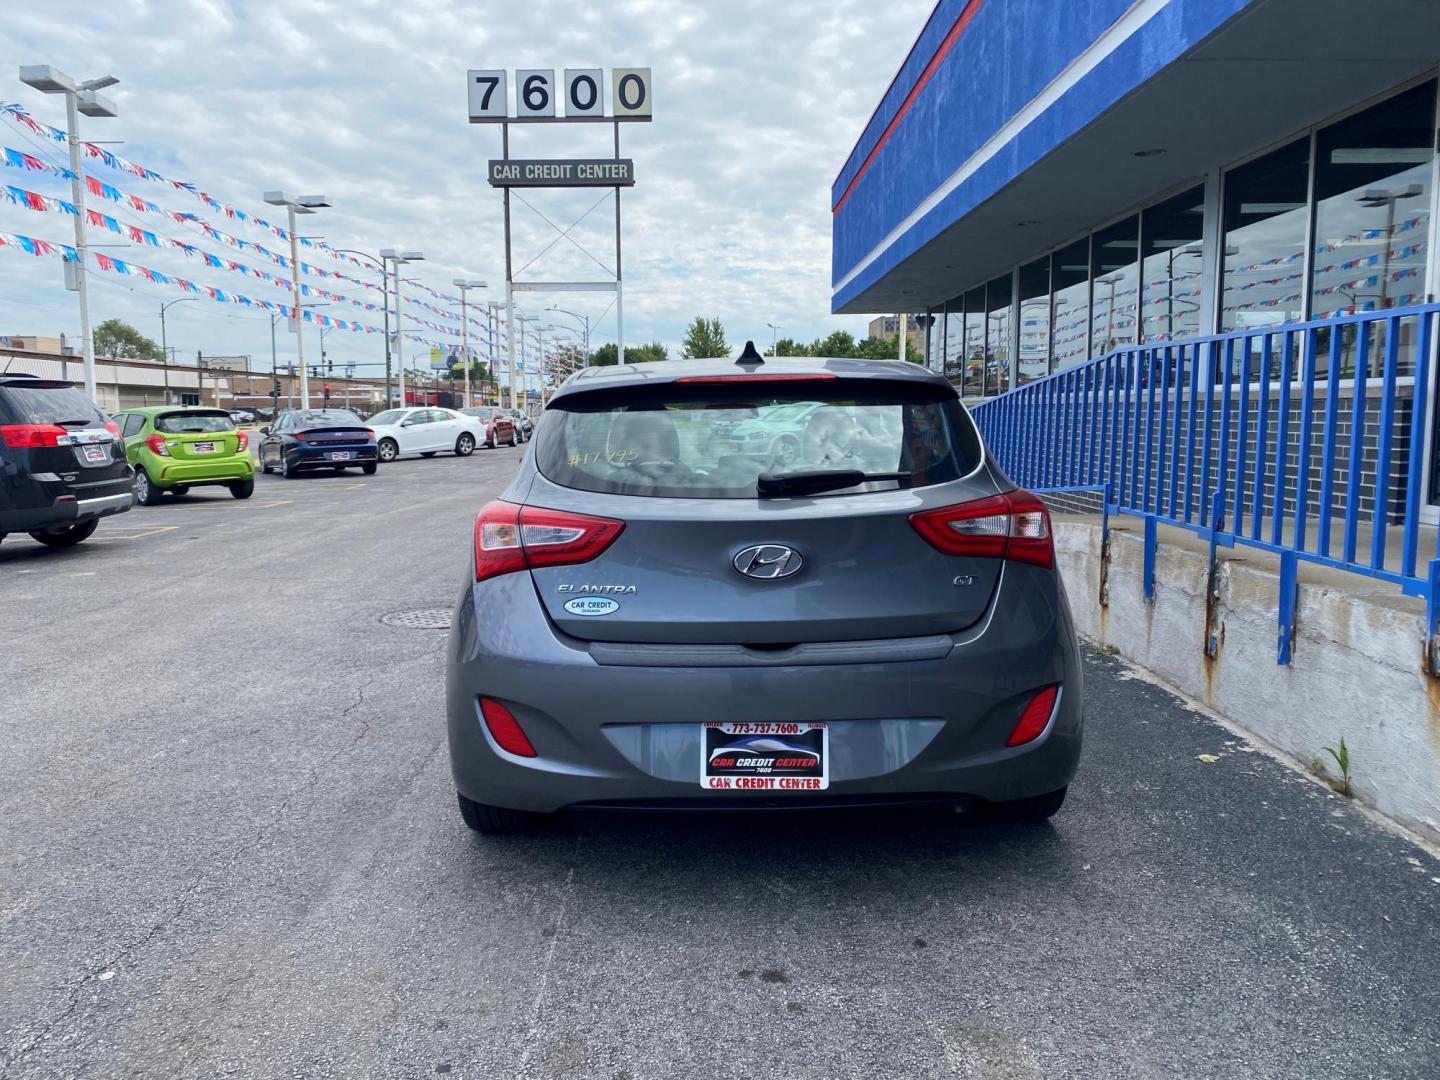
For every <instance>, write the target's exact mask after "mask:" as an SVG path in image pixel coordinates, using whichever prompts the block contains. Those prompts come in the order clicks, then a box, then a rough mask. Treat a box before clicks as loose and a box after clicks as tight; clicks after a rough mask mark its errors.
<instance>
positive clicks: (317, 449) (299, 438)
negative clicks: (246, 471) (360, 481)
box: [260, 409, 380, 480]
mask: <svg viewBox="0 0 1440 1080" xmlns="http://www.w3.org/2000/svg"><path fill="white" fill-rule="evenodd" d="M260 433H261V434H262V435H264V436H265V438H264V439H262V440H261V441H260V471H261V472H265V473H268V472H274V471H275V470H276V469H279V470H280V475H281V476H283V477H285V478H286V479H287V480H288V479H290V478H291V477H293V476H294V475H295V474H296V473H298V472H303V471H305V470H308V469H333V470H334V471H335V472H341V471H343V470H345V469H352V468H357V467H358V468H359V469H360V470H361V471H362V472H364V473H365V474H366V475H367V476H369V475H371V474H373V473H374V472H375V470H376V469H377V468H378V467H379V465H378V463H379V460H380V455H379V451H378V449H377V448H376V446H375V432H373V431H371V430H370V429H369V428H368V427H366V426H365V425H364V424H363V423H361V422H360V418H359V417H358V416H356V415H355V414H354V413H352V412H346V411H345V410H344V409H293V410H291V411H289V412H282V413H281V414H280V415H279V416H277V417H276V418H275V423H274V424H273V425H271V426H268V427H263V428H261V429H260Z"/></svg>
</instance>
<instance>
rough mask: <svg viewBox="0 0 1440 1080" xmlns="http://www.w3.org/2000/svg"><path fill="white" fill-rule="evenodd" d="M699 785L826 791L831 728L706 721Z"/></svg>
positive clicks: (722, 788)
mask: <svg viewBox="0 0 1440 1080" xmlns="http://www.w3.org/2000/svg"><path fill="white" fill-rule="evenodd" d="M701 731H702V733H703V735H702V737H701V739H700V755H701V756H700V786H701V787H703V788H706V789H707V790H710V791H784V792H800V791H824V790H825V789H826V788H828V787H829V786H830V731H829V728H827V727H826V726H825V725H824V724H814V723H783V724H706V725H704V726H703V727H702V728H701Z"/></svg>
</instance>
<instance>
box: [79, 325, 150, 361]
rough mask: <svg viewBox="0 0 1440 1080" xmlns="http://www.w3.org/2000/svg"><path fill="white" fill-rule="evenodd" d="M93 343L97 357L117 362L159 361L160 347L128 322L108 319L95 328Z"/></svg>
mask: <svg viewBox="0 0 1440 1080" xmlns="http://www.w3.org/2000/svg"><path fill="white" fill-rule="evenodd" d="M92 341H93V343H94V345H95V353H96V355H97V356H109V357H112V358H113V359H116V360H159V359H160V346H159V345H156V344H155V342H153V341H151V340H150V339H149V338H148V337H146V336H145V335H144V334H142V333H140V331H139V330H136V329H135V327H133V326H131V325H130V324H129V323H127V322H122V321H121V320H120V319H106V320H105V321H104V322H102V323H101V324H100V325H99V326H97V327H96V328H95V333H94V335H93V338H92Z"/></svg>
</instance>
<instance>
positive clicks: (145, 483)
mask: <svg viewBox="0 0 1440 1080" xmlns="http://www.w3.org/2000/svg"><path fill="white" fill-rule="evenodd" d="M162 494H163V492H162V491H161V490H160V489H159V488H158V487H156V486H155V482H154V481H153V480H151V479H150V474H149V473H147V472H146V471H145V468H144V466H141V467H139V468H137V469H136V470H135V501H136V502H138V503H139V504H140V505H141V506H154V505H156V504H157V503H158V502H159V501H160V497H161V495H162Z"/></svg>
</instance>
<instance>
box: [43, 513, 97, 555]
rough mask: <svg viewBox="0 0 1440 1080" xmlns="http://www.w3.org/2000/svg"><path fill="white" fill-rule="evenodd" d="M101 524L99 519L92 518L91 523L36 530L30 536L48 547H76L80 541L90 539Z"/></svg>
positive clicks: (85, 522)
mask: <svg viewBox="0 0 1440 1080" xmlns="http://www.w3.org/2000/svg"><path fill="white" fill-rule="evenodd" d="M99 524H100V519H99V518H91V519H90V520H89V521H80V522H76V523H75V524H74V525H66V526H63V527H61V528H58V529H36V530H35V531H34V532H32V533H31V534H30V537H31V539H32V540H38V541H40V543H42V544H44V545H45V546H46V547H52V548H67V547H74V546H75V545H76V544H78V543H80V541H82V540H88V539H90V537H91V535H92V534H93V533H94V532H95V529H96V527H97V526H98V525H99Z"/></svg>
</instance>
